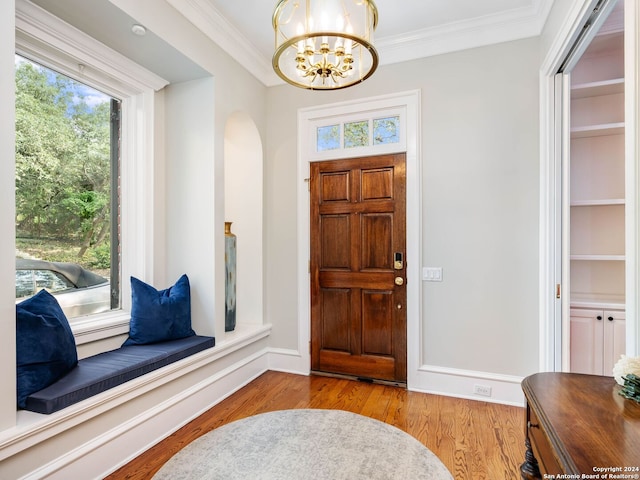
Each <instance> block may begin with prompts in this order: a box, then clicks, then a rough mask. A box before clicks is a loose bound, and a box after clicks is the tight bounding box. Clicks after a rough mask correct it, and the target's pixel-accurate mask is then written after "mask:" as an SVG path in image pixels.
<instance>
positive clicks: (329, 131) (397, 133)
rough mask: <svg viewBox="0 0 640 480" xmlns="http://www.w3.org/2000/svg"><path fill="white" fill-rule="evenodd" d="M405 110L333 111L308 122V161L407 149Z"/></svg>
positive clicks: (398, 151)
mask: <svg viewBox="0 0 640 480" xmlns="http://www.w3.org/2000/svg"><path fill="white" fill-rule="evenodd" d="M405 119H406V112H405V109H401V108H381V109H376V110H371V111H369V112H359V113H357V114H353V113H352V114H344V113H340V112H336V114H335V116H333V115H332V116H329V117H322V118H317V119H314V120H311V121H310V122H309V125H308V127H309V130H308V131H307V132H308V135H309V143H308V145H309V146H310V147H311V149H310V150H311V151H309V152H308V154H309V155H310V157H311V158H310V160H312V161H313V160H330V159H336V158H347V157H357V156H367V155H382V154H388V153H400V152H404V151H405V150H406V132H405V130H406V127H405V124H406V120H405Z"/></svg>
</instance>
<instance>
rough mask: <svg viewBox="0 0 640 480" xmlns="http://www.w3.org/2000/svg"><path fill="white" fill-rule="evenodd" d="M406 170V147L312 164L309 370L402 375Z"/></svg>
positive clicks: (381, 376)
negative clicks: (397, 257) (399, 260)
mask: <svg viewBox="0 0 640 480" xmlns="http://www.w3.org/2000/svg"><path fill="white" fill-rule="evenodd" d="M405 175H406V174H405V156H404V155H403V154H401V155H384V156H375V157H367V158H358V159H349V160H337V161H329V162H317V163H313V164H312V165H311V179H310V185H311V232H310V233H311V265H310V267H311V362H312V365H311V368H312V369H313V370H316V371H323V372H330V373H341V374H348V375H356V376H364V377H369V378H373V379H382V380H392V381H399V382H405V381H406V322H407V321H406V313H405V312H406V287H405V285H404V280H405V279H406V262H404V261H403V262H402V263H401V264H399V265H396V264H394V259H395V256H394V255H395V254H396V253H399V254H400V255H401V256H402V258H403V260H404V256H405V250H406V248H405V243H406V240H405V235H406V225H405V204H406V199H405V182H406V178H405ZM396 267H397V269H396ZM396 278H399V279H400V280H401V282H400V285H397V284H396V283H395V282H396Z"/></svg>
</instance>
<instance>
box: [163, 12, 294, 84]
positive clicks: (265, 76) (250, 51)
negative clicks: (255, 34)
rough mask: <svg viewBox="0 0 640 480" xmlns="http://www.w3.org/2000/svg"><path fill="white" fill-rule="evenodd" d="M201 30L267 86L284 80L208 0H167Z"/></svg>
mask: <svg viewBox="0 0 640 480" xmlns="http://www.w3.org/2000/svg"><path fill="white" fill-rule="evenodd" d="M166 1H167V3H169V4H170V5H171V6H172V7H173V8H175V9H176V10H177V11H178V12H180V13H181V14H182V15H183V16H184V17H185V18H186V19H187V20H189V22H191V23H192V24H193V25H194V26H195V27H196V28H198V29H199V30H200V31H202V33H204V34H205V35H206V36H207V37H209V38H210V39H211V40H212V41H213V42H215V43H216V44H217V45H218V46H220V48H222V49H223V50H224V51H225V52H227V53H228V54H229V55H230V56H231V57H232V58H233V59H234V60H236V61H237V62H238V63H239V64H240V65H242V66H243V67H244V68H245V69H247V70H248V71H249V73H251V74H252V75H253V76H254V77H256V78H257V79H258V80H260V81H261V82H262V83H264V84H265V85H266V86H267V87H270V86H273V85H279V84H282V83H284V82H283V81H282V80H281V79H280V77H278V76H277V75H276V74H275V72H274V71H273V68H272V67H271V59H265V58H264V56H262V55H260V53H259V50H258V49H257V48H256V47H255V46H254V45H253V44H252V43H251V41H250V40H249V39H248V38H247V37H246V36H244V35H243V34H242V32H240V30H238V29H237V28H236V27H234V26H233V25H232V24H231V23H230V22H229V21H228V20H227V19H226V18H225V17H224V16H223V15H222V14H221V13H220V12H219V11H218V10H217V9H216V8H215V7H214V6H213V5H212V4H211V3H210V2H209V1H208V0H166Z"/></svg>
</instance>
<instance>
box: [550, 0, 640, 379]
mask: <svg viewBox="0 0 640 480" xmlns="http://www.w3.org/2000/svg"><path fill="white" fill-rule="evenodd" d="M620 1H625V133H626V135H625V162H626V165H625V169H626V172H625V177H626V198H627V202H626V206H625V212H626V213H625V215H626V216H625V222H626V316H627V322H626V327H627V330H626V335H627V355H630V356H636V355H639V354H640V318H639V317H638V301H639V297H640V283H639V277H640V272H638V267H639V264H638V259H640V243H639V237H638V234H637V229H638V226H640V198H638V193H639V192H640V176H639V169H638V166H639V165H640V159H639V158H638V156H639V152H640V131H639V122H638V119H640V106H639V105H638V101H639V100H640V71H639V69H640V64H639V62H638V61H637V58H638V54H639V53H640V6H638V5H637V2H636V0H620ZM596 3H597V0H589V1H588V2H584V1H581V0H576V1H574V4H573V6H572V8H571V10H570V11H569V13H568V15H567V19H566V21H565V23H564V24H563V26H562V27H561V29H560V32H559V34H558V35H557V37H556V40H555V42H554V44H553V45H552V46H551V48H550V49H549V52H548V55H547V56H546V58H545V59H544V61H543V63H542V66H541V69H540V251H539V253H540V275H539V288H540V291H539V308H540V336H539V342H540V365H539V368H540V371H561V370H562V369H563V362H562V341H563V338H562V328H563V322H562V313H561V312H562V308H560V306H559V304H558V300H557V299H556V284H557V283H560V282H561V280H560V278H558V266H559V265H560V264H561V262H562V258H560V257H561V255H559V251H558V248H557V247H558V238H559V235H560V233H561V232H560V231H559V229H561V228H562V227H561V222H560V218H559V215H561V212H562V203H563V200H562V196H561V195H559V194H558V185H560V184H561V182H562V178H560V177H561V176H562V175H561V173H560V172H561V171H562V158H561V152H562V147H561V146H559V145H558V138H559V135H560V133H561V122H560V121H559V116H557V111H556V103H557V97H556V93H557V86H558V85H559V84H560V82H559V83H558V84H556V78H555V77H556V73H557V72H558V70H559V69H560V66H561V65H562V62H563V61H564V59H565V58H566V57H567V54H568V52H569V49H570V47H571V45H573V43H574V42H575V39H576V38H577V36H578V33H579V32H580V30H581V29H582V25H583V24H584V21H585V19H586V18H587V17H588V16H589V15H590V13H591V12H592V11H593V7H594V6H595V4H596ZM565 296H566V295H565ZM565 310H566V309H565ZM565 367H566V365H565Z"/></svg>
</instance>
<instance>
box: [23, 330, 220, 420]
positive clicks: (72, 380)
mask: <svg viewBox="0 0 640 480" xmlns="http://www.w3.org/2000/svg"><path fill="white" fill-rule="evenodd" d="M214 345H215V338H214V337H204V336H200V335H193V336H191V337H186V338H180V339H178V340H170V341H167V342H160V343H153V344H148V345H129V346H123V347H120V348H118V349H116V350H111V351H109V352H104V353H100V354H98V355H94V356H92V357H87V358H84V359H82V360H80V361H79V362H78V365H77V366H76V367H75V368H74V369H73V370H71V371H70V372H69V373H67V374H66V375H65V376H64V377H62V378H61V379H59V380H58V381H57V382H55V383H53V384H52V385H49V386H48V387H46V388H43V389H42V390H40V391H38V392H35V393H32V394H31V395H29V396H28V397H27V399H26V405H25V410H31V411H32V412H37V413H46V414H49V413H53V412H57V411H58V410H61V409H63V408H65V407H68V406H69V405H73V404H74V403H77V402H80V401H81V400H85V399H87V398H89V397H91V396H93V395H96V394H98V393H101V392H104V391H105V390H108V389H110V388H113V387H115V386H117V385H120V384H122V383H125V382H127V381H129V380H132V379H134V378H136V377H139V376H141V375H144V374H145V373H149V372H151V371H153V370H156V369H158V368H160V367H164V366H165V365H169V364H170V363H173V362H176V361H178V360H181V359H183V358H186V357H188V356H189V355H193V354H194V353H198V352H200V351H202V350H205V349H207V348H211V347H213V346H214Z"/></svg>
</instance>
